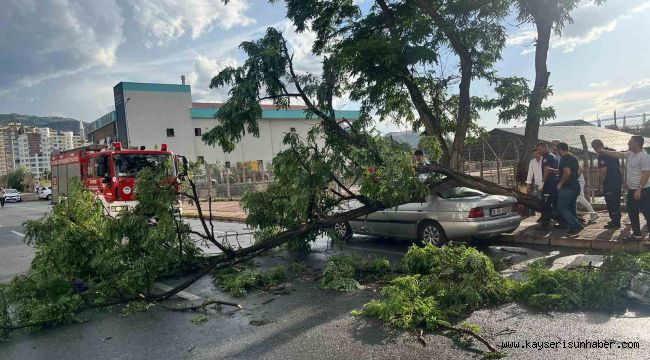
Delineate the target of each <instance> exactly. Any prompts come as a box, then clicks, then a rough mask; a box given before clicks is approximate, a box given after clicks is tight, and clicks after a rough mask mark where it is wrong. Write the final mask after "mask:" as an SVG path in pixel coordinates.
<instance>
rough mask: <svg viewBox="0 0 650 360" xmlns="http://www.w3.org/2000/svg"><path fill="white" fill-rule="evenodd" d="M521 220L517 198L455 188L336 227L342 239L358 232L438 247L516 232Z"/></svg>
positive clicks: (351, 205) (352, 206)
mask: <svg viewBox="0 0 650 360" xmlns="http://www.w3.org/2000/svg"><path fill="white" fill-rule="evenodd" d="M350 207H351V208H354V207H355V206H354V205H353V204H350ZM520 223H521V216H520V215H519V213H518V204H517V200H516V199H515V198H514V197H511V196H503V195H487V194H485V193H483V192H480V191H478V190H474V189H469V188H465V187H455V188H451V189H447V190H444V191H441V192H440V193H437V194H435V195H429V196H428V197H427V199H426V202H422V203H419V202H417V203H408V204H404V205H400V206H398V207H396V208H392V209H386V210H384V211H377V212H374V213H371V214H369V215H367V216H364V217H360V218H357V219H354V220H351V221H349V222H345V223H340V224H337V225H336V226H335V229H336V231H337V233H338V234H339V235H340V236H342V237H343V238H348V237H350V236H351V235H352V234H353V233H355V234H365V235H375V236H385V237H391V238H396V239H411V240H418V241H419V242H420V243H422V244H434V245H438V246H439V245H442V244H444V243H445V242H447V241H448V240H450V239H469V238H472V239H476V238H478V239H482V238H490V237H493V236H496V235H499V234H502V233H507V232H511V231H514V230H515V229H516V228H517V227H519V224H520Z"/></svg>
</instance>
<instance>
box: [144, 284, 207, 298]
mask: <svg viewBox="0 0 650 360" xmlns="http://www.w3.org/2000/svg"><path fill="white" fill-rule="evenodd" d="M153 286H155V287H157V288H158V289H160V290H162V291H169V290H171V289H173V287H171V286H169V285H165V284H163V283H159V282H157V283H154V284H153ZM176 296H178V297H181V298H183V299H186V300H190V301H196V300H201V298H200V297H198V296H196V295H194V294H190V293H188V292H187V291H179V292H178V293H177V294H176Z"/></svg>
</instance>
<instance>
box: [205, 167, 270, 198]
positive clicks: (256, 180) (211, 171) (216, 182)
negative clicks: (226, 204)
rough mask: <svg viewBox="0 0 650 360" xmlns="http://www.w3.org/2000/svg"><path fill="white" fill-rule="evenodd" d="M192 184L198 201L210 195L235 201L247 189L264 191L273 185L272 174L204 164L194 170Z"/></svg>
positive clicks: (268, 171) (265, 171)
mask: <svg viewBox="0 0 650 360" xmlns="http://www.w3.org/2000/svg"><path fill="white" fill-rule="evenodd" d="M194 183H195V184H196V189H197V192H198V194H199V198H200V199H208V198H209V196H210V195H211V196H212V198H213V199H215V198H219V199H229V200H233V199H234V200H237V199H240V198H241V197H242V195H243V194H244V192H245V191H246V190H247V189H250V188H255V189H258V190H264V189H266V187H268V186H269V185H270V184H272V183H273V172H272V171H270V170H264V171H253V170H249V169H246V168H226V167H223V166H219V165H215V164H207V163H205V164H202V165H200V166H199V167H197V169H195V171H194Z"/></svg>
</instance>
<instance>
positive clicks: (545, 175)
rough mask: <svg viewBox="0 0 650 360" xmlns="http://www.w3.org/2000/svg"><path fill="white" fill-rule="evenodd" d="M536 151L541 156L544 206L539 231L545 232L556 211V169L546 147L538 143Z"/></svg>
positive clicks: (555, 161) (554, 160) (544, 144)
mask: <svg viewBox="0 0 650 360" xmlns="http://www.w3.org/2000/svg"><path fill="white" fill-rule="evenodd" d="M537 151H538V152H539V153H540V154H541V155H542V180H543V183H544V186H543V187H542V196H543V198H544V206H543V208H542V218H541V219H540V224H539V229H540V230H547V229H548V228H549V225H550V223H551V219H552V218H553V212H555V211H556V210H557V194H558V193H557V183H558V180H559V178H558V175H557V174H558V169H557V160H556V158H555V156H553V154H551V153H550V152H549V151H548V145H547V144H546V143H543V142H540V143H539V144H537Z"/></svg>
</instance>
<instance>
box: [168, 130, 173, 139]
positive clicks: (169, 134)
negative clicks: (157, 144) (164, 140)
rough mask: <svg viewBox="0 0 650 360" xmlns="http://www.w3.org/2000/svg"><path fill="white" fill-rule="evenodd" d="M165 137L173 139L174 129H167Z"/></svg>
mask: <svg viewBox="0 0 650 360" xmlns="http://www.w3.org/2000/svg"><path fill="white" fill-rule="evenodd" d="M167 137H174V129H167Z"/></svg>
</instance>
